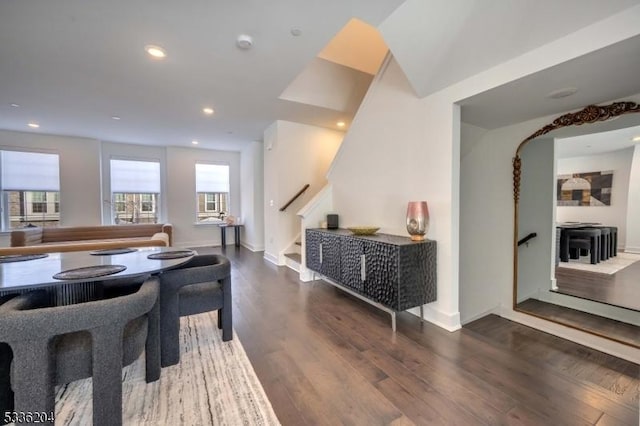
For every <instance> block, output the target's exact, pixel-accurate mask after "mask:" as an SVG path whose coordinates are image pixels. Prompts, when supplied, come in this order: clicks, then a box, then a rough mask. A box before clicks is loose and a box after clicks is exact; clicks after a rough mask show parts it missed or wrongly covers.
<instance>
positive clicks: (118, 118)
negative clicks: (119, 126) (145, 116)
mask: <svg viewBox="0 0 640 426" xmlns="http://www.w3.org/2000/svg"><path fill="white" fill-rule="evenodd" d="M111 119H112V120H120V117H118V116H117V115H112V116H111Z"/></svg>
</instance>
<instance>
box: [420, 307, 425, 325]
mask: <svg viewBox="0 0 640 426" xmlns="http://www.w3.org/2000/svg"><path fill="white" fill-rule="evenodd" d="M420 322H421V323H424V305H420Z"/></svg>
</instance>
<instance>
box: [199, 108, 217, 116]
mask: <svg viewBox="0 0 640 426" xmlns="http://www.w3.org/2000/svg"><path fill="white" fill-rule="evenodd" d="M202 112H204V113H205V114H206V115H213V112H214V111H213V108H209V107H204V108H202Z"/></svg>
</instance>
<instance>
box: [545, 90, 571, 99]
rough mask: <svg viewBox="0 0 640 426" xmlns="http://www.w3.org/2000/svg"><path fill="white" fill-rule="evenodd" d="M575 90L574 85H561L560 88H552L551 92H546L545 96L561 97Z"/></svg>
mask: <svg viewBox="0 0 640 426" xmlns="http://www.w3.org/2000/svg"><path fill="white" fill-rule="evenodd" d="M577 91H578V89H577V88H575V87H563V88H562V89H558V90H554V91H553V92H551V93H549V94H547V98H550V99H562V98H566V97H567V96H571V95H573V94H575V93H576V92H577Z"/></svg>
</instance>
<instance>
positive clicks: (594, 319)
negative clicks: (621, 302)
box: [518, 299, 640, 349]
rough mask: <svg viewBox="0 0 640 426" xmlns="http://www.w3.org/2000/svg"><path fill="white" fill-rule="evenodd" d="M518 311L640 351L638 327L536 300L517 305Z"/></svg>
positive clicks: (639, 331) (639, 330)
mask: <svg viewBox="0 0 640 426" xmlns="http://www.w3.org/2000/svg"><path fill="white" fill-rule="evenodd" d="M518 310H519V311H522V312H527V313H530V314H533V315H536V316H540V317H543V318H548V319H551V320H553V321H556V322H559V323H562V324H566V325H569V326H570V327H575V328H579V329H582V330H585V331H589V332H591V333H594V334H597V335H600V336H603V337H608V338H610V339H613V340H616V341H618V342H620V343H624V344H627V345H631V346H635V347H636V348H638V349H640V327H638V326H636V325H633V324H627V323H625V322H620V321H616V320H613V319H610V318H605V317H601V316H598V315H594V314H590V313H588V312H583V311H578V310H576V309H571V308H567V307H565V306H559V305H555V304H553V303H547V302H543V301H540V300H536V299H527V300H525V301H524V302H522V303H519V304H518Z"/></svg>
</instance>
